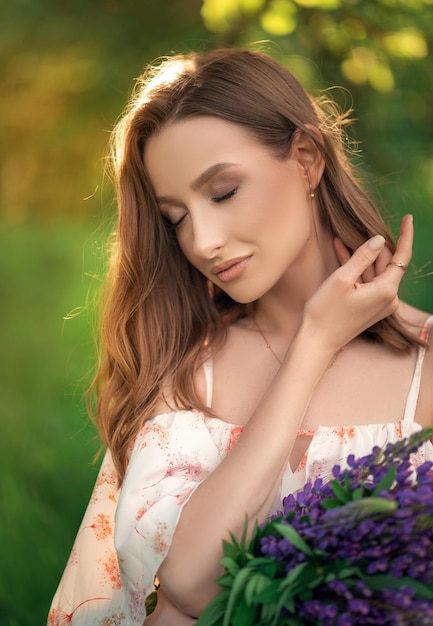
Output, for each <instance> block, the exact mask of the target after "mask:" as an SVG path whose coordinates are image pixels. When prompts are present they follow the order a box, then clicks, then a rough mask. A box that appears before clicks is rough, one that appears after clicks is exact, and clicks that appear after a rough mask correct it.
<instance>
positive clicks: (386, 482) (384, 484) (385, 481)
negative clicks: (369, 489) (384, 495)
mask: <svg viewBox="0 0 433 626" xmlns="http://www.w3.org/2000/svg"><path fill="white" fill-rule="evenodd" d="M396 475H397V468H396V467H390V468H389V470H388V471H387V473H386V474H385V476H384V477H383V478H382V479H381V480H380V481H379V482H378V483H377V485H376V487H375V489H374V491H373V493H372V495H373V496H377V495H379V493H380V492H381V491H388V489H390V487H391V486H392V484H393V483H394V480H395V477H396Z"/></svg>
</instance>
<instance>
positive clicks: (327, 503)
mask: <svg viewBox="0 0 433 626" xmlns="http://www.w3.org/2000/svg"><path fill="white" fill-rule="evenodd" d="M321 506H322V507H323V508H324V509H327V510H329V509H338V508H339V507H341V501H340V500H336V499H335V498H325V499H324V500H322V502H321Z"/></svg>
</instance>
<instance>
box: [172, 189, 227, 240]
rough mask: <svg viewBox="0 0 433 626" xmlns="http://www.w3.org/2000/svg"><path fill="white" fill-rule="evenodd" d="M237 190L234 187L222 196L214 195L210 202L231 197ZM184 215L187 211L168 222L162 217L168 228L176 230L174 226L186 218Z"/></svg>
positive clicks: (176, 226) (217, 201)
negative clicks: (178, 217) (174, 220)
mask: <svg viewBox="0 0 433 626" xmlns="http://www.w3.org/2000/svg"><path fill="white" fill-rule="evenodd" d="M237 190H238V188H237V187H235V188H234V189H231V190H230V191H228V192H227V193H225V194H223V195H222V196H215V197H213V198H211V200H212V202H216V203H219V202H224V200H229V199H230V198H232V197H233V196H234V195H235V194H236V192H237ZM186 216H187V213H185V215H182V217H181V218H180V219H178V220H177V222H170V220H169V219H168V218H166V217H164V218H163V219H164V221H165V223H166V225H167V226H168V227H169V228H170V229H173V230H176V228H178V227H179V226H180V225H181V224H182V222H183V220H184V219H185V218H186Z"/></svg>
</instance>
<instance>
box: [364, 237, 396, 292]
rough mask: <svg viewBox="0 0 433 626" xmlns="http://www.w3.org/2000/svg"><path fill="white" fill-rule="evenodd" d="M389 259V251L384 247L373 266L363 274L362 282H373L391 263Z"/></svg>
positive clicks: (390, 257)
mask: <svg viewBox="0 0 433 626" xmlns="http://www.w3.org/2000/svg"><path fill="white" fill-rule="evenodd" d="M391 259H392V254H391V250H390V249H389V248H388V247H387V246H384V248H383V249H382V250H381V251H380V253H379V256H378V257H377V259H376V261H375V263H374V265H371V266H370V267H367V269H366V270H365V272H364V273H363V275H362V280H363V281H364V283H369V282H371V281H372V280H374V279H375V278H376V276H380V274H382V272H384V271H385V269H386V266H387V265H388V263H389V262H390V261H391Z"/></svg>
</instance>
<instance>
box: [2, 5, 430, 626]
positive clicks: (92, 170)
mask: <svg viewBox="0 0 433 626" xmlns="http://www.w3.org/2000/svg"><path fill="white" fill-rule="evenodd" d="M432 2H433V0H381V1H378V0H377V1H376V0H366V1H361V0H359V1H357V0H273V1H269V0H268V1H267V0H205V2H202V1H201V0H140V1H139V0H75V1H74V2H71V1H68V0H63V1H62V2H60V1H59V0H57V1H56V0H10V1H9V2H4V3H2V5H1V7H0V85H1V87H0V90H1V91H0V119H1V125H0V129H1V130H0V133H1V134H0V258H1V262H0V290H1V297H2V300H1V303H2V307H1V318H2V322H1V342H0V350H1V353H0V364H1V377H0V393H1V422H0V423H1V435H0V476H1V478H0V626H40V625H41V624H44V623H45V621H46V614H47V611H48V607H49V603H50V600H51V597H52V595H53V593H54V591H55V588H56V585H57V583H58V580H59V578H60V575H61V572H62V570H63V567H64V564H65V561H66V559H67V557H68V555H69V551H70V549H71V546H72V542H73V539H74V536H75V533H76V531H77V528H78V525H79V523H80V519H81V516H82V514H83V511H84V508H85V506H86V504H87V501H88V497H89V494H90V490H91V487H92V484H93V482H94V479H95V474H96V471H97V464H96V465H94V464H93V463H92V458H93V455H94V453H95V451H96V450H97V447H98V443H97V439H96V437H95V432H94V430H93V428H92V426H91V424H90V422H89V419H88V417H87V415H86V410H85V403H84V399H83V394H84V391H85V388H86V385H87V384H88V382H89V377H90V372H91V370H92V368H93V364H94V350H93V339H92V325H93V322H94V319H93V315H92V311H91V307H90V306H88V305H87V302H88V301H91V297H92V294H94V293H95V291H96V290H97V287H98V283H99V281H98V276H100V274H101V268H102V267H103V258H104V254H103V250H104V240H105V237H106V234H107V232H108V226H107V224H109V221H110V218H111V217H112V214H113V200H112V190H111V188H110V181H109V180H107V178H106V177H105V176H104V161H105V157H106V145H107V141H108V136H109V132H110V130H111V129H112V127H113V124H114V122H115V121H116V118H117V117H118V115H119V114H120V112H121V110H122V108H123V106H124V104H125V102H126V99H127V95H128V92H129V90H130V87H131V82H132V79H133V78H134V77H136V76H137V75H138V74H139V73H140V72H141V70H142V68H143V66H144V64H145V63H146V62H149V61H152V60H154V59H155V58H157V57H159V56H161V55H168V54H171V53H172V52H183V51H188V50H196V49H206V48H208V47H211V46H216V45H249V44H250V43H252V42H256V43H255V45H256V47H257V46H258V47H260V48H261V49H265V50H267V51H268V52H270V53H271V54H274V55H276V56H277V58H279V59H280V60H283V61H284V62H286V63H287V64H288V65H289V67H290V68H291V69H292V70H293V71H294V72H295V73H296V74H297V76H298V77H299V78H300V79H301V81H302V82H304V84H305V85H306V86H307V87H308V88H310V89H311V90H313V91H314V92H318V91H319V90H320V89H328V88H330V87H331V86H333V85H335V84H338V85H339V86H341V89H338V90H331V91H330V95H331V97H334V98H335V99H337V100H338V102H340V103H341V104H342V105H343V106H348V107H350V106H353V108H354V109H355V113H354V116H355V117H356V118H357V119H358V120H359V121H358V122H357V123H356V125H355V127H354V129H353V130H352V131H351V136H352V137H354V138H355V139H356V140H357V141H358V142H359V145H358V149H359V151H360V152H359V155H358V157H357V159H358V160H359V161H360V162H361V164H362V167H363V170H364V173H365V178H366V180H367V181H368V184H369V186H370V189H371V190H372V191H373V192H374V194H375V195H376V194H379V195H380V196H381V197H382V199H383V206H384V210H385V212H386V213H387V215H388V216H389V218H390V220H391V224H392V226H393V228H394V229H397V227H398V222H399V218H400V217H401V216H402V215H403V214H404V213H406V212H408V211H411V212H413V213H414V216H415V225H416V245H415V257H414V262H413V264H412V266H413V269H412V271H411V272H408V274H407V277H406V284H405V292H406V296H407V298H408V299H409V300H410V301H411V302H412V303H414V304H416V305H418V306H421V307H422V308H425V309H429V310H432V311H433V289H432V286H433V284H432V276H431V271H432V267H431V265H430V261H431V258H432V246H431V239H432V233H433V209H432V206H433V151H432V139H433V114H432V111H433V87H432V82H433V81H432V63H431V59H430V56H429V55H430V53H431V50H432V43H433V5H432ZM259 42H261V43H259Z"/></svg>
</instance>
